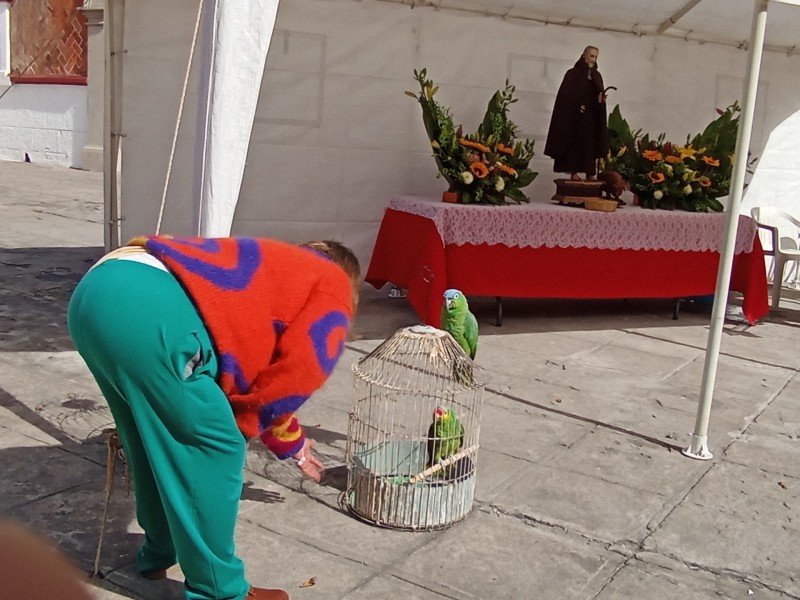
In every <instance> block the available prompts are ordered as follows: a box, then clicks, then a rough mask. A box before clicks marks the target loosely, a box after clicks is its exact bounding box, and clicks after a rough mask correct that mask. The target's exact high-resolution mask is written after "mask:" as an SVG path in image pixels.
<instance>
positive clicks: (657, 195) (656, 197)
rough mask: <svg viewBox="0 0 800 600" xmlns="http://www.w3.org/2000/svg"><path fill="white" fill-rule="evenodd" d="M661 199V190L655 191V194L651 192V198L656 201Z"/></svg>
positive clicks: (662, 194) (662, 195) (662, 193)
mask: <svg viewBox="0 0 800 600" xmlns="http://www.w3.org/2000/svg"><path fill="white" fill-rule="evenodd" d="M663 197H664V192H662V191H661V190H656V191H655V192H653V198H655V199H656V200H661V199H662V198H663Z"/></svg>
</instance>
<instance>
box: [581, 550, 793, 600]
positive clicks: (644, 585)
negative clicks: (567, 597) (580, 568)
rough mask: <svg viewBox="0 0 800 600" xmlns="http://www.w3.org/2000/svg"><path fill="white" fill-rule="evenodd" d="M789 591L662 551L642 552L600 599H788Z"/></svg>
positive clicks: (620, 573) (622, 571) (611, 582)
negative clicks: (674, 558) (669, 556)
mask: <svg viewBox="0 0 800 600" xmlns="http://www.w3.org/2000/svg"><path fill="white" fill-rule="evenodd" d="M786 597H787V596H786V595H784V594H782V593H780V592H777V591H774V590H770V589H769V588H766V587H764V586H761V585H759V584H757V583H754V582H749V581H742V579H740V578H739V577H735V576H732V575H727V574H716V573H713V572H709V571H704V570H702V569H698V568H696V567H689V566H687V565H685V564H683V563H680V562H678V561H672V560H669V559H665V558H664V557H662V556H660V555H653V554H650V553H647V552H640V553H638V554H637V555H636V557H635V559H634V560H632V561H630V562H628V563H626V564H625V566H624V567H623V568H622V569H620V570H619V572H617V574H616V575H615V576H614V579H613V580H612V581H609V583H608V585H607V586H606V587H605V588H604V589H603V591H602V592H601V593H600V594H599V595H598V596H597V600H631V599H632V598H650V599H652V600H678V599H681V598H714V599H715V600H748V599H753V600H755V599H758V600H785V599H786Z"/></svg>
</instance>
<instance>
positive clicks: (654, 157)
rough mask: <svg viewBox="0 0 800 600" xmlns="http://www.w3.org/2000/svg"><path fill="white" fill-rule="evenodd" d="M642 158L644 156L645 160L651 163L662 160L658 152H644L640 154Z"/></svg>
mask: <svg viewBox="0 0 800 600" xmlns="http://www.w3.org/2000/svg"><path fill="white" fill-rule="evenodd" d="M642 156H644V157H645V158H646V159H647V160H652V161H656V160H661V158H662V156H661V152H659V151H658V150H645V151H644V152H642Z"/></svg>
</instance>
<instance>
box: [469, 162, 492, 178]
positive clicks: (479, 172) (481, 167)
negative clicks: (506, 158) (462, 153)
mask: <svg viewBox="0 0 800 600" xmlns="http://www.w3.org/2000/svg"><path fill="white" fill-rule="evenodd" d="M469 170H470V171H472V174H473V175H475V177H477V178H478V179H483V178H484V177H486V176H487V175H488V174H489V168H488V167H487V166H486V165H485V164H483V163H482V162H474V163H472V164H470V166H469Z"/></svg>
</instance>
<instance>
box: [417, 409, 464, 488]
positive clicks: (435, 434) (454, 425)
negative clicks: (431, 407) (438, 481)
mask: <svg viewBox="0 0 800 600" xmlns="http://www.w3.org/2000/svg"><path fill="white" fill-rule="evenodd" d="M463 445H464V426H463V425H462V424H461V421H459V420H458V417H457V416H456V414H455V413H454V412H453V411H452V410H449V409H447V408H441V407H437V408H436V410H435V411H434V413H433V423H431V426H430V427H429V428H428V461H427V463H426V465H425V466H426V468H429V467H432V466H433V465H435V464H436V463H438V462H440V461H442V460H444V459H446V458H448V457H450V456H453V455H454V454H455V453H456V452H458V451H459V450H460V449H461V447H462V446H463ZM449 472H450V469H447V468H445V469H443V470H442V472H441V473H442V475H446V474H447V473H449Z"/></svg>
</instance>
